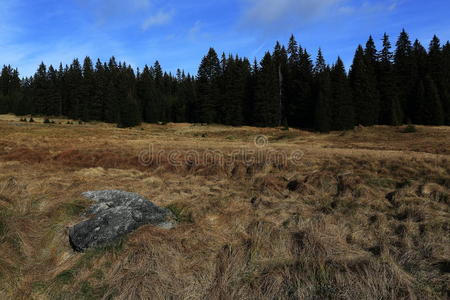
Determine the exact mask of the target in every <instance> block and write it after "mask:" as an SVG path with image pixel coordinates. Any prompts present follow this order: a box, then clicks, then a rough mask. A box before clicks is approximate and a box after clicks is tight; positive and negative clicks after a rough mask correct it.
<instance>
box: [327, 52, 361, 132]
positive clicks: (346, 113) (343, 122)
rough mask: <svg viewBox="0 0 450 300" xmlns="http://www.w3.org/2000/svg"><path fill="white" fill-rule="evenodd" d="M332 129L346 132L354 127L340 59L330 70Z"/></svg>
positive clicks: (347, 88) (348, 90) (349, 93)
mask: <svg viewBox="0 0 450 300" xmlns="http://www.w3.org/2000/svg"><path fill="white" fill-rule="evenodd" d="M331 98H332V103H331V110H332V125H331V127H332V129H333V130H348V129H352V128H353V127H354V126H355V111H354V107H353V97H352V92H351V88H350V83H349V81H348V78H347V74H346V72H345V67H344V63H343V61H342V60H341V58H340V57H338V60H337V62H336V64H335V65H334V66H333V68H332V69H331Z"/></svg>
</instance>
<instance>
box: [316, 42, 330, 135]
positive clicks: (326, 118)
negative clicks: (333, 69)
mask: <svg viewBox="0 0 450 300" xmlns="http://www.w3.org/2000/svg"><path fill="white" fill-rule="evenodd" d="M314 81H315V83H314V88H315V100H316V103H315V110H314V117H315V119H314V128H315V130H317V131H319V132H329V131H330V130H331V129H332V122H333V121H332V118H333V116H332V106H333V103H332V95H331V79H330V69H329V67H328V66H327V64H326V62H325V59H324V57H323V55H322V50H321V49H319V52H318V54H317V59H316V64H315V67H314Z"/></svg>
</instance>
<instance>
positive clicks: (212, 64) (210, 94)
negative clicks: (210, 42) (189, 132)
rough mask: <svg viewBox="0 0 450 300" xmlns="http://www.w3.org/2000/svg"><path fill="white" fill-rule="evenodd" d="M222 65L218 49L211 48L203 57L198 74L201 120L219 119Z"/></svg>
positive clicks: (213, 120) (206, 121) (208, 121)
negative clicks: (218, 108)
mask: <svg viewBox="0 0 450 300" xmlns="http://www.w3.org/2000/svg"><path fill="white" fill-rule="evenodd" d="M220 76H221V66H220V62H219V58H218V56H217V53H216V51H215V50H214V49H213V48H210V49H209V51H208V54H207V55H206V56H205V57H203V59H202V62H201V64H200V67H199V70H198V75H197V97H198V100H199V107H198V111H199V113H198V117H199V121H200V122H204V123H214V122H215V120H216V119H217V100H218V98H219V93H220V90H219V77H220Z"/></svg>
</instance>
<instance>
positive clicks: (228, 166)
mask: <svg viewBox="0 0 450 300" xmlns="http://www.w3.org/2000/svg"><path fill="white" fill-rule="evenodd" d="M18 119H19V118H18V117H15V116H12V115H3V116H0V299H448V298H447V297H450V207H449V205H450V128H448V127H447V128H446V127H421V126H417V132H415V133H404V132H403V129H404V128H403V127H384V126H376V127H370V128H363V127H361V128H356V129H355V130H353V131H347V132H333V133H330V134H316V133H310V132H306V131H299V130H293V129H291V130H289V131H284V130H281V129H268V128H251V127H239V128H232V127H225V126H194V125H192V124H167V125H164V126H158V125H149V124H144V125H142V126H141V127H138V128H133V129H117V128H115V127H114V126H113V125H109V124H84V125H79V124H76V125H67V124H66V121H67V120H57V124H43V123H42V119H39V118H37V119H35V120H36V123H22V122H18ZM58 122H61V123H62V124H58ZM257 136H264V137H267V141H268V145H265V147H262V146H264V145H259V146H258V147H257V145H255V142H254V141H255V137H257ZM260 138H262V137H260ZM151 145H153V148H151ZM150 149H153V150H152V152H150V151H149V150H150ZM143 151H144V152H143ZM207 151H214V153H222V154H223V155H224V157H233V159H230V160H229V161H226V162H225V163H222V162H221V161H220V159H219V158H217V157H215V158H213V159H206V158H205V156H204V155H203V154H204V153H206V152H207ZM295 151H297V152H295ZM174 153H175V154H174ZM192 153H196V154H198V157H194V156H193V155H192ZM236 153H238V154H236ZM242 153H250V156H252V158H254V159H253V160H248V159H246V158H245V155H244V154H242ZM260 153H262V154H261V155H260ZM271 153H272V154H273V153H276V154H278V156H271V155H270V154H271ZM292 153H297V154H299V153H300V154H301V155H300V156H298V157H297V159H295V160H292V159H289V158H291V156H290V155H291V154H292ZM225 155H227V156H225ZM258 157H259V158H258ZM247 158H248V157H247ZM283 158H288V159H283ZM143 159H144V160H145V161H146V162H147V163H146V164H144V163H143V161H142V160H143ZM103 189H121V190H126V191H131V192H136V193H139V194H142V195H143V196H146V197H147V198H149V199H150V200H151V201H153V202H155V203H156V204H158V205H160V206H165V207H168V208H170V209H171V210H172V211H173V212H174V213H175V215H176V216H177V219H178V220H179V225H178V226H177V227H176V228H174V229H171V230H164V229H158V228H154V227H151V226H145V227H142V228H140V229H139V230H137V231H136V232H134V233H132V234H131V235H129V236H128V237H126V238H124V239H123V240H121V241H118V242H117V243H115V244H113V245H108V246H105V247H103V248H100V249H93V250H89V251H87V252H85V253H75V252H73V251H72V249H71V248H70V246H69V242H68V236H67V228H68V227H70V226H72V225H74V224H76V223H78V222H80V221H81V220H82V219H81V218H80V213H81V212H82V210H83V209H84V208H86V207H88V206H89V204H90V203H89V202H88V201H87V200H85V199H83V198H82V197H81V195H80V194H81V193H82V192H84V191H88V190H103Z"/></svg>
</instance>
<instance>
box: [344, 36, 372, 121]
mask: <svg viewBox="0 0 450 300" xmlns="http://www.w3.org/2000/svg"><path fill="white" fill-rule="evenodd" d="M350 84H351V87H352V93H353V100H354V103H355V113H356V122H357V123H358V124H361V125H364V126H371V125H375V124H377V123H378V116H379V96H378V90H377V84H376V81H374V78H373V74H372V73H371V68H370V66H368V61H367V60H366V57H365V54H364V50H363V48H362V46H361V45H360V46H359V47H358V49H357V50H356V53H355V58H354V59H353V65H352V67H351V70H350Z"/></svg>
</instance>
